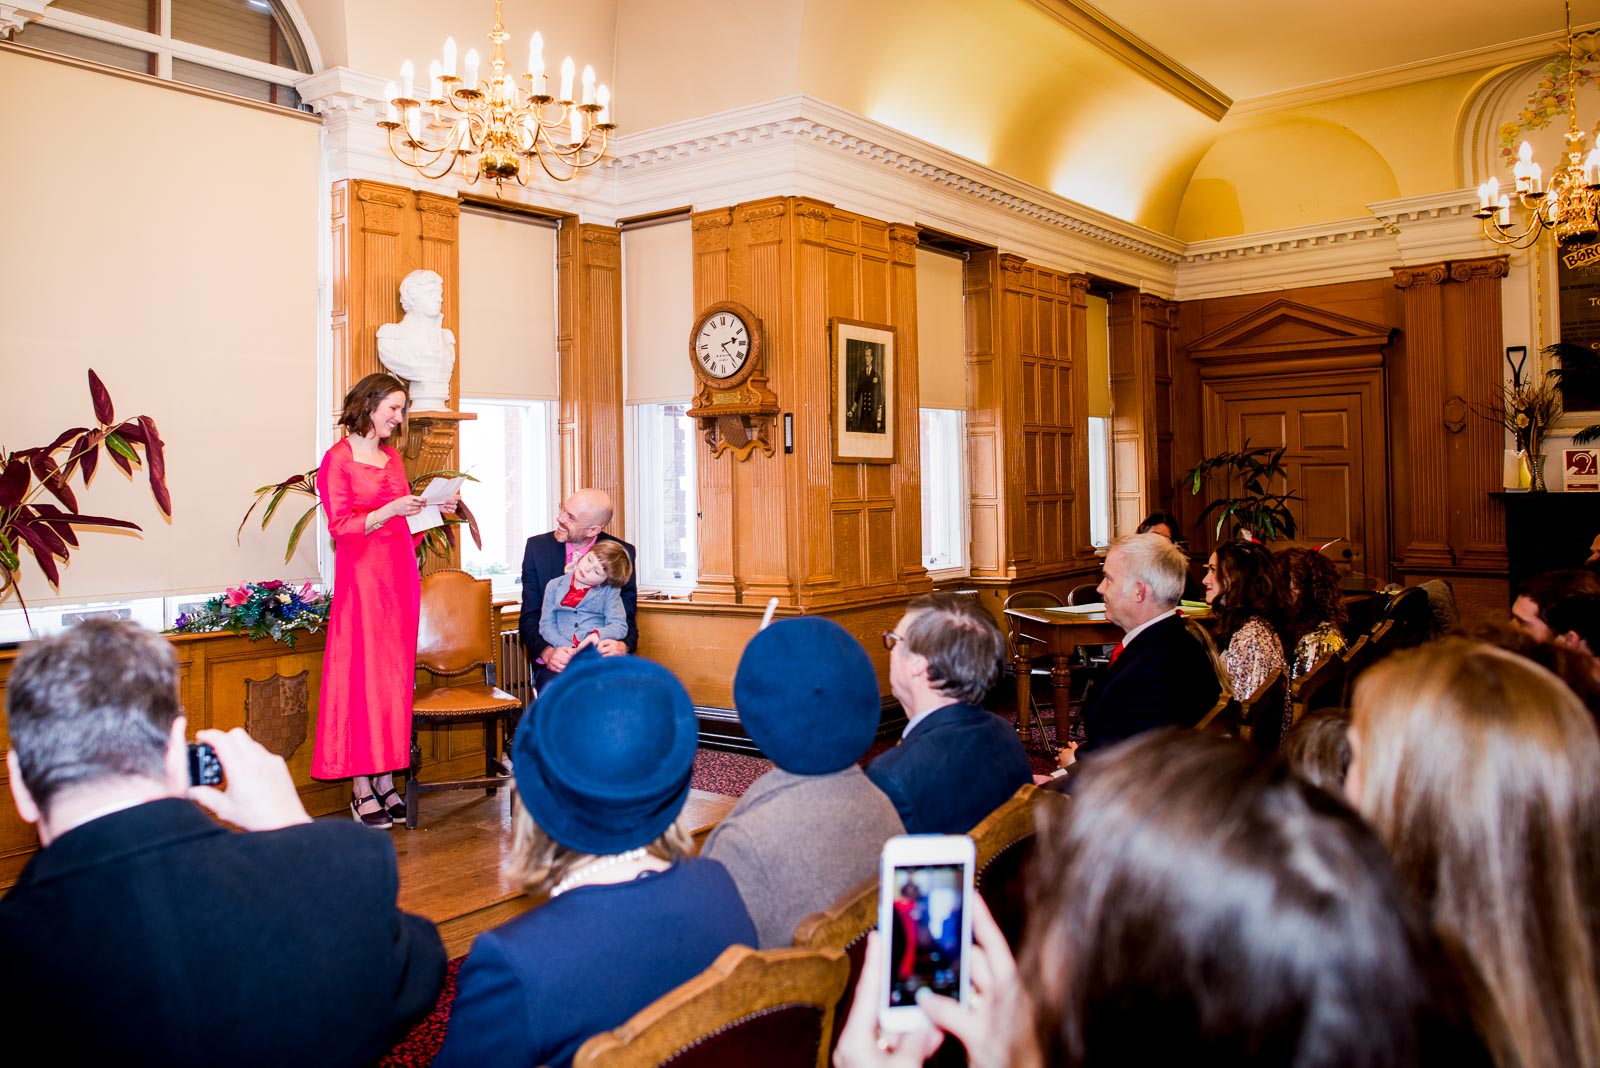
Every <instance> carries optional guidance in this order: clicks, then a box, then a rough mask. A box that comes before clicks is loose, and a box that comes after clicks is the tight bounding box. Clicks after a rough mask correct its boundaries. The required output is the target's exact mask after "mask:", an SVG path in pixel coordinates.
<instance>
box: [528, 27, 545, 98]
mask: <svg viewBox="0 0 1600 1068" xmlns="http://www.w3.org/2000/svg"><path fill="white" fill-rule="evenodd" d="M528 73H529V74H530V75H531V76H532V77H533V91H534V93H535V94H536V95H537V94H538V92H539V80H540V79H541V78H543V77H544V38H543V37H542V36H540V34H539V31H538V30H535V31H534V32H533V40H531V41H529V42H528Z"/></svg>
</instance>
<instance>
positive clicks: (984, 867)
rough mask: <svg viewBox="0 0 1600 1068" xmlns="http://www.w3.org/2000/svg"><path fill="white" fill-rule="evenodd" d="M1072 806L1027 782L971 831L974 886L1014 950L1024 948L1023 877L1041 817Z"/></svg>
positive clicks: (1052, 793) (1055, 793)
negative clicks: (974, 860) (1043, 814)
mask: <svg viewBox="0 0 1600 1068" xmlns="http://www.w3.org/2000/svg"><path fill="white" fill-rule="evenodd" d="M1071 803H1072V802H1071V801H1070V800H1068V798H1067V797H1066V795H1064V794H1060V793H1057V792H1056V791H1054V790H1041V789H1039V787H1037V786H1034V785H1033V784H1032V783H1027V784H1024V785H1022V786H1019V787H1017V792H1016V793H1014V794H1012V795H1011V799H1010V800H1009V801H1007V802H1006V803H1005V804H1003V805H1001V806H1000V807H999V808H997V809H995V810H994V811H993V812H991V813H989V814H988V815H987V816H985V817H984V818H983V819H982V821H980V822H979V824H978V825H977V826H976V827H974V828H972V831H971V834H972V842H973V845H974V846H975V847H976V850H977V861H976V866H975V868H974V869H973V872H974V881H975V882H976V884H977V885H976V888H977V891H978V893H979V894H982V895H983V902H984V904H986V905H988V906H989V911H990V912H991V913H992V914H993V915H994V919H995V923H997V924H998V925H999V927H1000V931H1001V933H1003V934H1004V935H1005V936H1006V941H1007V942H1008V943H1010V945H1011V948H1012V950H1013V952H1015V951H1016V950H1017V949H1018V947H1019V946H1020V945H1021V942H1022V929H1023V925H1024V922H1025V920H1026V918H1027V916H1026V914H1027V894H1026V890H1027V885H1026V880H1025V878H1024V876H1025V874H1026V871H1025V869H1026V868H1027V865H1028V860H1029V859H1030V858H1031V857H1032V856H1033V840H1034V835H1035V833H1036V832H1037V830H1038V820H1039V814H1040V813H1041V812H1043V811H1045V810H1047V809H1051V810H1054V811H1057V812H1060V811H1063V810H1064V809H1065V808H1066V806H1067V805H1070V804H1071Z"/></svg>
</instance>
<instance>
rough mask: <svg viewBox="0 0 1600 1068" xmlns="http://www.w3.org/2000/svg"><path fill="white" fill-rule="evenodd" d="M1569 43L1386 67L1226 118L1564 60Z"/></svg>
mask: <svg viewBox="0 0 1600 1068" xmlns="http://www.w3.org/2000/svg"><path fill="white" fill-rule="evenodd" d="M1594 29H1600V23H1590V24H1589V25H1586V26H1580V27H1577V28H1576V29H1574V30H1573V33H1574V34H1578V33H1587V32H1589V31H1590V30H1594ZM1565 43H1566V35H1565V33H1561V32H1552V33H1542V34H1538V35H1536V36H1533V37H1524V38H1523V39H1521V40H1519V41H1510V42H1507V43H1505V44H1498V45H1490V46H1488V47H1485V48H1474V49H1469V50H1468V51H1465V52H1457V53H1455V54H1454V55H1449V56H1439V57H1436V58H1434V59H1425V60H1421V61H1419V62H1416V63H1402V64H1400V65H1399V66H1395V67H1386V68H1384V69H1383V70H1376V71H1370V72H1368V73H1366V74H1357V75H1354V76H1352V77H1349V78H1334V79H1332V80H1329V81H1325V82H1317V83H1315V84H1313V85H1303V86H1299V87H1298V88H1295V89H1285V90H1283V91H1281V92H1277V93H1263V94H1262V95H1260V96H1252V97H1245V98H1244V99H1242V100H1238V101H1236V102H1235V103H1234V105H1233V107H1232V108H1231V109H1229V111H1228V114H1229V115H1230V116H1243V115H1262V114H1267V113H1269V112H1274V111H1289V110H1293V109H1294V108H1303V107H1309V106H1311V105H1313V104H1325V103H1327V102H1328V101H1330V100H1337V99H1339V98H1340V97H1347V96H1356V95H1358V94H1361V93H1377V92H1382V91H1383V90H1385V89H1397V88H1399V87H1401V86H1404V85H1415V84H1417V83H1418V82H1426V81H1432V80H1433V79H1435V78H1448V77H1450V76H1452V75H1456V74H1469V73H1471V72H1473V71H1487V70H1493V69H1494V68H1496V67H1503V66H1507V65H1511V64H1517V63H1525V62H1527V61H1528V60H1530V59H1542V58H1545V57H1555V56H1559V55H1562V54H1563V52H1564V46H1565Z"/></svg>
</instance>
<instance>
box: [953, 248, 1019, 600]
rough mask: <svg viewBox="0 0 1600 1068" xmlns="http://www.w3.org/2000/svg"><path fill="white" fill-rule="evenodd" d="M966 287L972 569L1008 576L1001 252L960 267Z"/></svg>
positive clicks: (985, 574)
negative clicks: (1001, 339) (1001, 364)
mask: <svg viewBox="0 0 1600 1068" xmlns="http://www.w3.org/2000/svg"><path fill="white" fill-rule="evenodd" d="M962 279H963V281H962V284H963V287H964V290H965V293H964V296H965V300H964V302H963V303H964V307H965V314H966V362H967V396H968V397H969V398H970V401H969V403H970V405H971V406H970V407H969V408H968V409H967V478H968V481H969V487H968V496H969V498H970V500H971V510H970V517H971V524H972V574H973V575H974V576H975V577H982V578H1002V577H1005V575H1006V564H1005V561H1006V557H1007V553H1008V549H1009V546H1010V542H1009V540H1008V539H1007V537H1006V526H1005V515H1006V507H1005V505H1006V498H1005V473H1006V467H1005V457H1004V450H1003V446H1002V442H1003V440H1004V435H1003V430H1002V428H1003V426H1004V425H1005V413H1004V411H1003V410H1002V404H1003V401H1004V397H1005V391H1004V389H1003V388H1002V386H1001V383H1000V335H1001V329H1000V254H999V253H998V252H995V251H992V250H990V251H985V252H975V253H973V254H972V256H971V257H969V258H968V260H967V265H966V268H965V269H964V270H963V272H962Z"/></svg>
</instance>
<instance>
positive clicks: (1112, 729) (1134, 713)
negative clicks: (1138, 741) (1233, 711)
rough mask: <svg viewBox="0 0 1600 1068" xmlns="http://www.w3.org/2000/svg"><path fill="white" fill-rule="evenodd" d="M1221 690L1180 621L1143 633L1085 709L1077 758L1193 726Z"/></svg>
mask: <svg viewBox="0 0 1600 1068" xmlns="http://www.w3.org/2000/svg"><path fill="white" fill-rule="evenodd" d="M1221 692H1222V687H1221V685H1220V684H1219V683H1218V681H1217V672H1216V669H1215V668H1214V667H1213V666H1212V664H1211V657H1210V655H1209V654H1208V653H1207V652H1206V650H1205V647H1204V646H1202V645H1201V644H1200V642H1199V641H1197V640H1196V639H1195V637H1194V635H1192V634H1190V633H1189V629H1188V624H1186V623H1185V622H1184V620H1183V617H1182V616H1168V617H1167V618H1166V619H1163V620H1162V621H1161V622H1159V623H1157V624H1155V625H1154V626H1152V627H1150V628H1149V629H1148V630H1145V631H1141V632H1140V634H1139V636H1138V637H1137V638H1135V639H1134V640H1133V644H1131V645H1129V646H1128V647H1127V648H1126V649H1124V650H1123V652H1122V654H1121V655H1120V656H1118V657H1117V662H1116V663H1114V664H1112V665H1111V667H1110V668H1109V669H1108V670H1107V671H1106V677H1105V679H1104V680H1103V681H1102V682H1101V683H1100V684H1099V685H1098V686H1096V687H1095V689H1094V690H1093V692H1091V693H1090V694H1089V697H1088V700H1087V701H1086V702H1085V703H1084V708H1083V730H1084V743H1083V745H1082V746H1080V747H1079V749H1078V752H1079V753H1088V752H1092V751H1093V750H1096V749H1103V748H1105V747H1106V746H1110V745H1114V744H1116V743H1117V742H1120V741H1122V740H1123V739H1124V738H1131V737H1133V736H1134V735H1135V734H1140V733H1143V732H1144V731H1148V730H1154V729H1155V728H1157V727H1192V726H1194V725H1195V724H1196V723H1198V722H1200V717H1202V716H1204V715H1205V714H1206V713H1207V712H1209V711H1211V706H1212V705H1214V704H1216V703H1217V695H1218V694H1219V693H1221Z"/></svg>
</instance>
